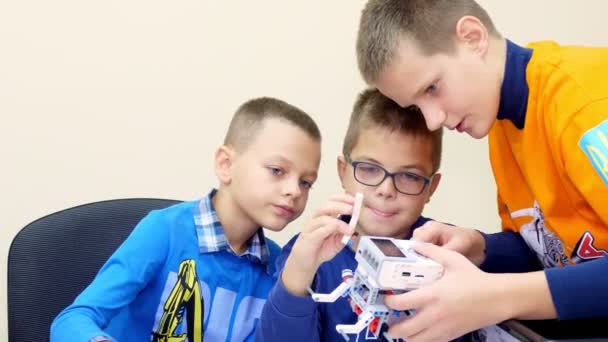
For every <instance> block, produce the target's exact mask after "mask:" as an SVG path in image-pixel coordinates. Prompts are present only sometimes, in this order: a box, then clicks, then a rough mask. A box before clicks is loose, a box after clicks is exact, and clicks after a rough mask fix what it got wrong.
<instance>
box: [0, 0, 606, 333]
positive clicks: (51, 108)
mask: <svg viewBox="0 0 608 342" xmlns="http://www.w3.org/2000/svg"><path fill="white" fill-rule="evenodd" d="M480 2H481V4H482V5H484V6H485V7H486V9H487V10H488V11H489V12H490V14H491V15H492V16H493V18H494V20H495V23H496V25H497V26H498V29H499V30H500V31H501V32H502V33H503V34H504V35H505V36H507V37H510V38H511V39H513V40H514V41H516V42H518V43H525V42H527V41H530V40H538V39H555V40H558V41H560V42H562V43H579V44H593V45H608V34H607V33H608V32H607V30H606V28H605V22H606V19H605V15H606V13H607V9H608V2H606V1H604V0H587V1H584V2H583V1H580V2H572V1H567V0H535V1H529V0H526V1H524V0H511V1H499V0H485V1H480ZM364 3H365V1H364V0H356V1H355V0H333V1H326V0H307V1H279V0H267V1H244V0H241V1H237V0H224V1H219V0H217V1H212V0H198V1H194V0H180V1H158V0H147V1H143V0H122V1H118V0H108V1H76V0H56V1H43V0H21V1H8V0H0V165H1V167H0V193H1V194H2V196H1V197H0V208H1V209H0V212H1V214H0V254H1V255H2V258H1V260H0V273H1V274H3V276H2V277H1V280H0V340H4V339H5V338H6V336H7V332H6V297H5V296H6V295H5V294H6V290H5V289H6V276H5V274H6V257H7V253H8V248H9V245H10V242H11V240H12V238H13V236H14V235H15V234H16V233H17V232H18V231H19V229H20V228H21V227H22V226H24V225H25V224H27V223H28V222H30V221H32V220H34V219H36V218H38V217H40V216H43V215H46V214H48V213H51V212H54V211H57V210H60V209H62V208H66V207H70V206H74V205H77V204H81V203H85V202H91V201H97V200H104V199H112V198H123V197H164V198H176V199H192V198H196V197H200V196H201V195H203V194H205V193H206V192H207V191H208V189H209V188H210V187H211V186H214V185H215V184H216V181H215V179H214V176H213V173H212V169H211V165H212V153H213V151H214V149H215V148H216V146H217V145H218V144H219V143H220V142H221V141H222V139H223V133H224V131H225V129H226V127H227V125H228V121H229V119H230V117H231V115H232V113H233V111H234V110H235V109H236V107H237V106H238V105H239V104H240V103H242V102H243V101H245V100H247V99H249V98H251V97H256V96H262V95H269V96H275V97H279V98H282V99H284V100H286V101H289V102H292V103H294V104H296V105H298V106H300V107H302V108H303V109H305V110H306V111H308V112H310V113H311V114H312V115H313V116H314V118H315V119H316V120H317V123H318V124H319V126H320V127H321V129H322V133H323V134H324V146H323V154H324V155H323V162H322V166H321V172H320V179H319V181H318V183H317V185H316V186H315V189H314V191H313V193H312V196H311V198H310V202H309V207H308V209H312V208H315V207H317V206H318V205H320V204H321V203H322V201H324V199H326V198H327V197H328V196H329V195H331V194H333V193H335V192H337V191H339V189H340V187H339V184H338V181H337V180H338V178H337V175H336V171H335V158H336V156H337V154H338V152H339V151H340V148H341V142H342V138H343V135H344V133H345V129H346V123H347V120H348V116H349V114H350V110H351V106H352V104H353V100H354V98H355V96H356V94H357V93H358V92H359V91H360V90H361V89H362V87H363V83H362V81H361V80H360V77H359V74H358V71H357V68H356V63H355V56H354V40H355V35H356V30H357V24H358V18H359V13H360V10H361V8H362V6H363V4H364ZM575 4H576V5H575ZM445 146H446V147H445V154H444V163H443V168H442V171H443V173H444V178H443V181H442V184H441V186H440V188H439V190H438V192H437V193H436V195H435V197H434V199H433V201H432V202H431V204H430V205H429V206H428V207H427V208H428V210H427V211H426V214H427V215H430V216H432V217H435V218H439V219H442V220H445V221H449V222H454V223H458V224H460V225H465V226H474V227H478V228H480V229H483V230H486V231H494V230H496V229H497V227H498V218H497V214H496V210H495V204H494V201H495V190H494V183H493V180H492V177H491V173H490V168H489V164H488V160H487V147H486V144H485V141H474V140H471V139H468V138H467V137H465V136H460V135H457V134H455V133H450V132H447V133H446V138H445ZM311 211H312V210H309V211H307V212H306V213H305V214H304V215H303V216H302V218H301V219H299V220H298V221H296V222H295V224H293V225H291V226H290V228H289V229H287V230H285V231H284V232H282V233H281V234H278V235H274V236H273V237H274V238H275V239H276V240H278V241H279V242H280V243H284V242H285V241H286V240H287V239H288V238H289V237H290V236H291V235H292V234H294V233H295V232H297V231H298V229H299V226H300V225H301V224H302V223H303V221H304V220H305V219H306V218H307V217H309V213H310V212H311Z"/></svg>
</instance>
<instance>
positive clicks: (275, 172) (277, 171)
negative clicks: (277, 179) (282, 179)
mask: <svg viewBox="0 0 608 342" xmlns="http://www.w3.org/2000/svg"><path fill="white" fill-rule="evenodd" d="M268 170H270V173H272V174H273V175H275V176H280V175H282V174H283V170H281V169H280V168H278V167H274V166H269V167H268Z"/></svg>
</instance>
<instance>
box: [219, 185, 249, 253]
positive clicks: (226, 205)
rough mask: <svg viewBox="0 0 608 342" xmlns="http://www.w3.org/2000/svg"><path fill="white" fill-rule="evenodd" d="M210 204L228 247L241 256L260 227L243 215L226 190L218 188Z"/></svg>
mask: <svg viewBox="0 0 608 342" xmlns="http://www.w3.org/2000/svg"><path fill="white" fill-rule="evenodd" d="M211 202H212V203H213V207H214V208H215V212H216V213H217V217H218V218H219V220H220V223H221V224H222V227H223V229H224V235H226V240H227V241H228V243H229V244H230V247H232V249H233V250H234V251H235V252H236V253H237V254H238V255H242V254H243V253H244V252H245V251H246V250H247V242H248V241H249V240H250V239H251V237H252V236H253V235H254V234H255V233H256V232H257V231H258V229H259V228H260V227H259V226H258V225H257V224H255V223H254V222H252V221H251V219H250V218H249V217H247V215H246V214H245V213H243V211H242V210H241V209H240V208H239V207H238V205H237V204H236V203H235V202H234V199H233V198H232V196H231V195H230V192H229V191H227V189H226V188H223V187H220V188H219V189H218V191H217V192H216V194H215V196H213V198H212V199H211Z"/></svg>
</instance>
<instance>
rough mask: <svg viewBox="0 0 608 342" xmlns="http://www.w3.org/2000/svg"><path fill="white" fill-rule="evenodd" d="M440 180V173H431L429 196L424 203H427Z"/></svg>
mask: <svg viewBox="0 0 608 342" xmlns="http://www.w3.org/2000/svg"><path fill="white" fill-rule="evenodd" d="M440 181H441V173H436V174H435V175H433V179H431V184H429V197H427V199H426V203H429V201H430V200H431V197H432V196H433V194H434V193H435V190H437V186H439V182H440Z"/></svg>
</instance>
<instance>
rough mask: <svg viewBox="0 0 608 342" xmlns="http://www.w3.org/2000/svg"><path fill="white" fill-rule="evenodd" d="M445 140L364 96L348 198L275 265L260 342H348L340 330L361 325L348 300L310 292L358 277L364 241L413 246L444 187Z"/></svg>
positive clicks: (355, 120) (411, 115)
mask: <svg viewBox="0 0 608 342" xmlns="http://www.w3.org/2000/svg"><path fill="white" fill-rule="evenodd" d="M441 140H442V130H441V129H439V130H436V131H433V132H431V131H429V130H428V129H427V127H426V124H425V121H424V117H423V116H422V114H421V113H420V111H419V110H418V109H417V108H416V107H408V108H402V107H400V106H399V105H398V104H396V103H395V102H393V101H392V100H390V99H388V98H387V97H385V96H384V95H382V94H381V93H380V92H378V91H377V90H366V91H364V92H363V93H362V94H361V95H360V96H359V98H358V100H357V102H356V103H355V106H354V110H353V113H352V115H351V118H350V123H349V126H348V131H347V133H346V137H345V139H344V144H343V150H342V153H343V155H342V156H339V157H338V175H339V177H340V181H341V182H342V187H343V188H344V190H345V192H346V193H347V194H345V195H340V196H336V197H334V198H332V199H331V200H330V201H328V202H327V204H326V205H325V206H323V207H322V208H321V209H319V210H318V211H317V213H316V214H315V216H314V217H313V218H312V219H311V221H310V222H309V223H308V225H307V226H306V227H305V228H304V229H303V231H302V232H301V233H300V234H299V235H298V236H296V237H294V238H293V239H292V240H291V241H290V242H289V243H287V245H286V246H285V247H284V248H283V252H282V254H281V256H280V257H279V259H278V261H277V262H278V265H277V269H278V270H280V269H281V266H283V264H284V267H283V271H282V273H281V274H280V276H279V280H278V281H277V283H276V284H275V286H274V288H273V289H272V291H271V293H270V295H269V299H268V301H267V302H266V304H265V306H264V310H263V312H262V316H261V323H260V326H259V327H258V330H257V331H256V340H257V341H264V342H272V341H290V342H296V341H307V342H310V341H327V342H329V341H341V340H343V337H342V336H341V335H340V334H339V333H338V332H337V331H336V328H335V327H336V325H337V324H354V323H356V322H357V315H356V314H355V313H354V312H353V311H352V309H351V307H350V304H349V303H348V301H347V299H346V298H339V299H338V300H337V301H336V302H335V303H332V304H319V303H316V302H314V301H313V300H312V298H311V297H310V296H309V293H308V288H309V287H310V288H311V289H312V290H313V291H314V292H318V293H329V292H331V291H332V290H334V289H335V288H336V287H337V286H338V285H339V284H340V283H341V282H342V279H341V272H342V270H343V269H351V270H354V269H356V267H357V262H356V261H355V253H354V251H356V250H357V242H358V239H359V237H360V236H365V235H373V236H386V237H393V238H399V239H409V238H410V237H411V236H412V232H413V231H414V229H416V228H418V227H420V226H422V225H423V224H424V223H425V222H427V221H429V219H428V218H425V217H423V216H421V213H422V209H423V208H424V205H425V204H426V203H428V202H429V200H430V198H431V196H432V195H433V193H434V192H435V189H437V185H438V184H439V180H440V179H441V175H440V174H439V173H437V170H438V169H439V164H440V161H441ZM357 192H360V193H362V194H363V205H362V207H361V212H360V216H359V221H358V224H357V227H356V228H355V231H354V232H353V231H349V228H348V225H347V222H348V221H349V220H350V217H349V216H347V215H349V214H351V212H352V206H353V201H354V199H353V196H352V195H353V194H355V193H357ZM343 234H346V235H351V234H353V237H352V242H353V244H352V246H349V247H346V248H344V245H343V244H342V243H341V238H342V236H343ZM371 336H372V334H371V333H370V332H368V331H367V329H364V330H363V331H362V332H361V333H360V334H359V336H352V337H351V340H352V341H362V340H365V341H370V340H374V339H373V338H372V337H371Z"/></svg>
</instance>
